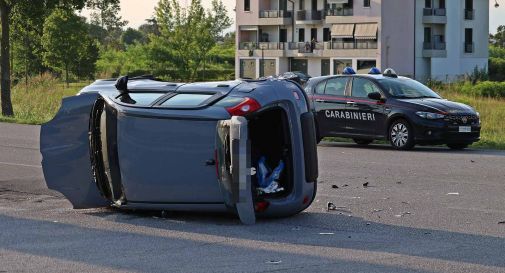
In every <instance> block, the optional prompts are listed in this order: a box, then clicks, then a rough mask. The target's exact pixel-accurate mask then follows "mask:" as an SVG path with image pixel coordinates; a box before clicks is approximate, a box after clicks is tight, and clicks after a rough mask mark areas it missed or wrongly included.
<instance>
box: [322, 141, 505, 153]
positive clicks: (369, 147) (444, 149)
mask: <svg viewBox="0 0 505 273" xmlns="http://www.w3.org/2000/svg"><path fill="white" fill-rule="evenodd" d="M319 146H321V147H335V148H348V149H362V150H383V151H394V152H399V153H401V152H425V153H442V154H458V155H461V154H467V155H493V156H505V151H499V150H480V149H471V148H469V149H465V150H461V151H458V150H451V149H449V148H447V147H445V146H416V147H415V148H414V149H412V150H410V151H396V150H395V149H394V148H392V147H391V146H389V145H386V144H370V145H367V146H360V145H357V144H354V143H345V142H321V144H319Z"/></svg>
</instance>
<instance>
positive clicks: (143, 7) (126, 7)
mask: <svg viewBox="0 0 505 273" xmlns="http://www.w3.org/2000/svg"><path fill="white" fill-rule="evenodd" d="M179 1H180V2H182V3H183V4H185V3H189V2H190V0H179ZM235 1H236V0H223V2H224V3H225V4H226V6H227V7H228V10H229V11H230V16H232V17H233V18H234V19H235V12H233V8H234V7H235ZM157 3H158V0H121V15H122V16H123V18H124V19H126V20H128V21H129V22H130V24H129V26H131V27H134V28H136V27H138V26H140V25H141V24H143V23H144V22H145V19H147V18H150V17H152V15H153V14H154V7H155V6H156V4H157ZM202 3H203V4H204V5H207V6H208V5H209V4H210V0H202ZM498 3H500V7H499V8H495V7H494V0H490V3H489V6H490V16H489V17H490V18H489V24H490V25H489V28H490V32H493V33H494V32H495V31H496V28H497V27H498V26H499V25H505V0H498ZM87 14H88V13H87V12H86V11H85V12H83V15H87Z"/></svg>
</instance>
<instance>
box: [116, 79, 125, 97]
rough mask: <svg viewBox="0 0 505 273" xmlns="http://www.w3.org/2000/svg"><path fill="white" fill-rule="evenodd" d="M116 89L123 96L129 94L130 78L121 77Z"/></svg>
mask: <svg viewBox="0 0 505 273" xmlns="http://www.w3.org/2000/svg"><path fill="white" fill-rule="evenodd" d="M116 89H117V90H118V91H119V93H120V94H121V95H122V94H125V93H128V76H124V77H121V78H119V79H118V80H117V81H116Z"/></svg>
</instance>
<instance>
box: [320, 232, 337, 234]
mask: <svg viewBox="0 0 505 273" xmlns="http://www.w3.org/2000/svg"><path fill="white" fill-rule="evenodd" d="M319 235H335V233H333V232H319Z"/></svg>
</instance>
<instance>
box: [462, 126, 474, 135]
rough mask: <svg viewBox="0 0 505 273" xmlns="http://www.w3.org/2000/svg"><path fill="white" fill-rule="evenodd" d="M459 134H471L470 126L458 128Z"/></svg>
mask: <svg viewBox="0 0 505 273" xmlns="http://www.w3.org/2000/svg"><path fill="white" fill-rule="evenodd" d="M459 132H460V133H471V132H472V126H459Z"/></svg>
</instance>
